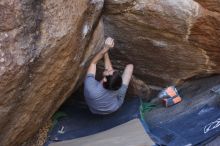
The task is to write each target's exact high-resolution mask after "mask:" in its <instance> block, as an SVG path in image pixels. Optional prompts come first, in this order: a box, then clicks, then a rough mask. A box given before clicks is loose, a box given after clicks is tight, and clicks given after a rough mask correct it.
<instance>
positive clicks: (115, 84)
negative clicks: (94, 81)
mask: <svg viewBox="0 0 220 146" xmlns="http://www.w3.org/2000/svg"><path fill="white" fill-rule="evenodd" d="M106 79H107V81H106V82H104V83H103V86H104V88H105V89H108V90H118V89H119V88H120V87H121V85H122V77H121V75H120V73H119V72H118V71H114V72H113V74H112V75H109V76H106Z"/></svg>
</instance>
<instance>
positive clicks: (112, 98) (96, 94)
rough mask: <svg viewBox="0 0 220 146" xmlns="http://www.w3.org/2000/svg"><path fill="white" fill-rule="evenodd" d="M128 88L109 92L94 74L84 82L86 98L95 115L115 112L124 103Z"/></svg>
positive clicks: (122, 87) (89, 75)
mask: <svg viewBox="0 0 220 146" xmlns="http://www.w3.org/2000/svg"><path fill="white" fill-rule="evenodd" d="M127 88H128V86H127V85H124V84H123V85H122V86H121V88H120V89H119V90H117V91H112V90H107V89H105V88H104V87H103V85H102V83H100V82H98V81H97V80H96V79H95V76H94V75H93V74H87V76H86V79H85V81H84V96H85V100H86V102H87V104H88V106H89V109H90V111H91V112H92V113H94V114H101V115H105V114H110V113H113V112H115V111H116V110H117V109H118V108H119V107H120V106H121V105H122V103H123V102H124V97H125V94H126V91H127Z"/></svg>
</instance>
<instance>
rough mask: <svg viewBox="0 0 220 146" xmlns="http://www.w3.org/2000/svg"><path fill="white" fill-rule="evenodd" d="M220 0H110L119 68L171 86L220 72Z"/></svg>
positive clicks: (108, 24) (110, 29) (107, 17)
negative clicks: (127, 67) (127, 66)
mask: <svg viewBox="0 0 220 146" xmlns="http://www.w3.org/2000/svg"><path fill="white" fill-rule="evenodd" d="M219 6H220V3H219V1H218V0H121V1H119V0H106V3H105V14H104V24H105V33H106V35H110V36H112V37H114V39H115V40H116V43H115V44H116V48H115V49H114V50H113V51H112V57H113V60H114V63H113V64H114V65H115V66H116V67H117V68H118V69H122V68H123V67H124V66H125V64H127V63H133V64H134V66H135V75H136V76H137V77H138V78H139V79H141V80H143V81H145V83H147V84H150V85H153V86H152V87H157V86H158V87H161V86H167V85H170V84H177V83H181V82H182V81H184V80H187V79H190V78H193V77H199V76H206V75H211V74H216V73H220V59H219V58H220V49H219V47H220V29H219V26H220V13H219V11H220V7H219Z"/></svg>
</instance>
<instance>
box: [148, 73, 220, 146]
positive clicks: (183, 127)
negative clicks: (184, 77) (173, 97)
mask: <svg viewBox="0 0 220 146" xmlns="http://www.w3.org/2000/svg"><path fill="white" fill-rule="evenodd" d="M219 90H220V77H217V78H210V79H209V78H207V79H204V82H203V81H202V80H198V81H195V82H193V83H190V84H188V85H186V86H185V87H184V88H181V89H180V90H179V91H180V92H179V93H180V95H181V97H183V101H182V102H181V103H179V104H177V105H175V106H173V107H169V108H165V107H162V106H161V107H159V108H157V109H155V110H152V111H150V112H148V113H146V114H145V121H146V122H147V123H148V126H149V130H150V132H151V133H152V134H153V135H154V136H155V137H157V139H156V140H157V141H156V142H157V143H158V144H161V145H168V146H176V145H178V146H185V145H204V143H206V142H207V141H210V140H213V139H214V138H215V137H217V136H219V135H220V94H219Z"/></svg>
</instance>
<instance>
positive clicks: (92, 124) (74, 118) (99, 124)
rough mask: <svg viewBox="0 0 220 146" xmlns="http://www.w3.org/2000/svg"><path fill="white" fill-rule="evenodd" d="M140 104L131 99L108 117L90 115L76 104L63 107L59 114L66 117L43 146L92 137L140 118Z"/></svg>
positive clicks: (60, 120) (80, 105)
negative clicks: (63, 114)
mask: <svg viewBox="0 0 220 146" xmlns="http://www.w3.org/2000/svg"><path fill="white" fill-rule="evenodd" d="M140 104H141V103H140V99H139V98H132V100H128V101H125V103H124V104H123V105H122V107H121V108H120V109H119V110H118V111H116V112H115V113H112V114H109V115H95V114H92V113H91V112H90V111H89V109H88V107H87V106H86V105H82V104H79V103H77V102H76V103H74V104H72V105H71V104H69V105H65V106H63V107H61V109H60V110H59V112H62V113H65V115H66V116H64V117H62V118H60V119H59V120H58V122H57V123H56V124H55V126H54V127H53V129H52V130H51V131H50V132H49V136H48V140H47V142H46V144H45V146H46V145H48V144H50V143H52V142H55V141H64V140H70V139H75V138H79V137H84V136H88V135H92V134H95V133H98V132H101V131H104V130H107V129H110V128H113V127H115V126H118V125H120V124H122V123H125V122H128V121H130V120H132V119H135V118H140V112H139V107H140Z"/></svg>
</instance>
